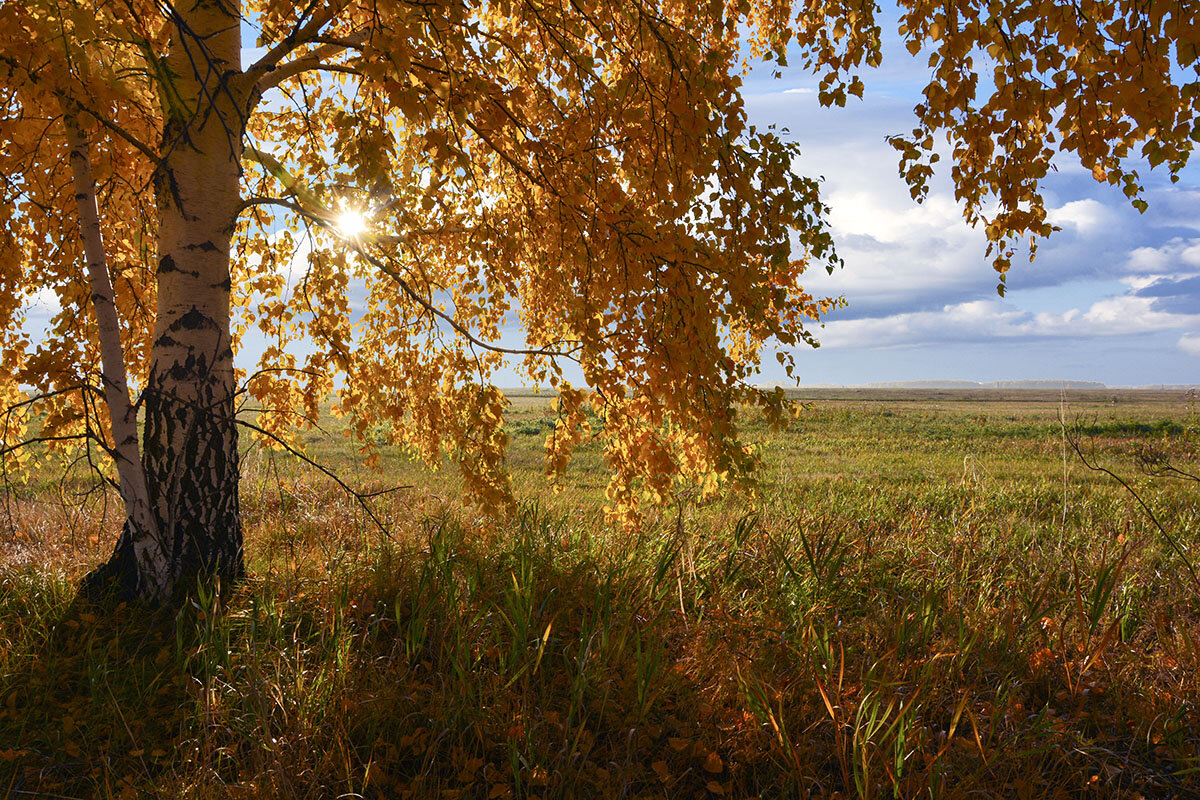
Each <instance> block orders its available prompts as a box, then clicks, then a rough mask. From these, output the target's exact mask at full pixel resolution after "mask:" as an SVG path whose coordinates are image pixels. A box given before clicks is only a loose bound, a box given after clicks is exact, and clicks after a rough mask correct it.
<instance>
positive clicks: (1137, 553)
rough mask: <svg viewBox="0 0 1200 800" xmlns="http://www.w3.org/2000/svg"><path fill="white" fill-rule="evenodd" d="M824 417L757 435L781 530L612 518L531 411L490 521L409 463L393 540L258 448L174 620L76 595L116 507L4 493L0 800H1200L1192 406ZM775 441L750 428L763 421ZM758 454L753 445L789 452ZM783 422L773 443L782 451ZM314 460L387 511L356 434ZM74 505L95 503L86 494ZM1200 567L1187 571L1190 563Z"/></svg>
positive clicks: (766, 493)
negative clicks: (209, 580) (206, 591)
mask: <svg viewBox="0 0 1200 800" xmlns="http://www.w3.org/2000/svg"><path fill="white" fill-rule="evenodd" d="M997 397H998V398H999V399H997V400H994V401H988V400H986V399H981V398H980V397H979V396H978V395H976V394H967V393H959V394H955V393H946V392H926V393H911V392H910V393H902V392H900V393H898V392H886V393H878V394H877V395H874V396H872V395H863V394H861V393H856V392H842V393H837V392H826V393H821V394H818V395H815V396H813V397H811V398H810V399H811V401H812V403H813V405H812V406H811V407H810V408H809V409H808V410H807V411H806V412H805V413H804V415H803V416H802V418H801V421H800V423H799V424H798V425H797V427H796V429H795V430H793V431H791V432H788V433H785V434H778V435H772V436H770V437H769V438H768V439H767V441H766V442H765V444H764V451H763V452H764V457H765V461H766V474H765V475H764V481H763V493H762V498H761V500H760V502H759V503H757V504H756V505H754V506H753V507H752V506H750V505H748V504H747V502H746V501H745V500H744V499H739V498H736V497H733V498H726V499H723V500H720V501H716V502H712V503H709V504H706V505H704V506H697V505H696V504H695V503H692V502H689V501H686V500H681V501H680V503H679V505H677V506H675V507H672V508H667V509H664V510H663V511H662V512H661V514H660V515H658V516H655V517H653V518H652V519H651V520H650V523H649V524H648V525H647V527H646V529H645V530H644V531H643V532H642V533H641V534H640V535H638V536H636V537H632V538H629V537H622V536H620V535H619V534H617V533H615V532H613V531H612V530H610V529H608V528H607V527H606V526H605V525H604V523H603V521H602V512H601V507H602V503H603V500H602V498H603V489H604V485H605V483H606V480H607V479H606V476H605V474H604V472H603V468H602V462H601V460H600V458H599V453H598V452H596V451H595V449H594V448H593V447H585V448H583V450H582V452H581V453H580V454H579V457H578V459H577V461H576V462H575V464H574V465H573V467H572V470H571V472H570V473H569V478H570V484H571V487H570V488H569V489H568V491H566V492H563V493H560V494H554V493H552V492H551V491H549V490H548V489H547V488H546V487H545V486H544V482H543V480H542V479H541V477H540V476H541V465H540V455H539V454H540V447H541V443H542V440H543V438H544V436H545V430H546V425H547V424H548V423H547V420H548V419H549V416H550V412H549V408H548V406H547V404H546V403H545V401H543V400H541V399H538V398H520V399H518V400H517V401H515V402H514V408H513V409H512V413H511V414H510V417H509V420H508V422H507V424H508V428H509V432H510V434H511V435H512V440H513V445H512V452H511V454H510V458H509V464H510V467H511V468H512V469H513V471H514V483H515V485H516V486H517V488H518V493H519V494H520V495H521V497H522V498H523V505H522V509H521V512H520V513H519V515H518V516H517V517H516V518H515V519H513V520H511V521H505V522H499V523H498V522H494V521H491V520H488V519H486V518H483V517H480V516H479V515H478V514H476V513H475V512H473V511H472V510H470V509H466V508H463V507H461V506H460V505H459V504H458V503H457V502H456V500H455V498H456V497H457V496H458V488H459V483H458V480H459V479H458V476H457V473H456V471H455V470H453V469H444V470H441V471H438V472H436V473H429V472H428V471H426V470H424V469H423V468H421V467H420V466H418V465H415V464H412V463H410V462H408V461H406V460H405V459H404V458H403V457H402V456H401V455H400V454H396V453H390V454H388V455H387V457H386V458H385V470H386V475H385V476H384V478H386V482H388V483H396V484H414V485H417V486H418V487H419V488H416V489H411V490H406V491H404V492H399V493H396V494H393V495H390V496H388V497H387V498H384V499H383V500H381V501H380V502H379V504H378V505H377V513H379V514H381V515H383V516H384V517H385V518H386V519H387V520H388V522H389V526H390V534H389V535H384V534H381V533H380V532H379V531H378V530H377V529H376V528H375V527H374V526H373V525H372V524H370V523H369V521H368V519H367V518H366V516H365V514H364V513H363V512H362V510H361V509H360V508H358V506H357V505H356V503H355V502H354V501H353V500H352V499H351V498H348V497H347V496H345V495H344V494H343V493H341V492H340V490H338V489H337V488H336V487H335V486H333V485H331V483H330V482H328V481H327V480H326V479H324V478H322V477H320V476H318V475H313V474H312V473H311V472H309V471H306V470H304V469H302V468H301V466H300V465H299V464H297V463H296V462H295V460H294V459H290V458H287V457H284V456H282V455H280V454H270V453H263V452H252V453H250V454H249V455H248V456H247V459H246V476H245V481H244V485H243V503H244V518H245V524H246V528H247V547H248V554H247V555H248V560H249V565H250V573H251V577H250V578H249V579H248V580H247V581H246V582H245V584H244V585H242V586H240V587H238V589H237V590H236V591H235V593H234V594H233V595H232V596H231V597H230V598H229V600H228V601H227V603H226V604H225V606H224V607H221V608H218V607H216V605H215V601H213V600H211V599H206V598H203V597H202V598H200V599H199V600H198V601H197V602H196V603H194V604H192V605H191V606H189V607H187V608H185V609H183V610H182V611H179V612H178V613H160V614H158V615H157V616H154V617H152V618H149V619H147V616H146V614H145V613H144V612H140V611H134V610H132V609H128V608H124V609H121V610H119V611H117V612H116V613H115V614H113V615H111V616H105V617H103V618H101V617H98V616H96V614H95V613H94V612H91V611H89V610H87V609H85V608H82V607H80V606H79V605H78V604H77V603H75V601H74V596H73V590H72V587H73V585H74V582H75V581H76V580H77V579H78V578H79V576H80V575H81V574H82V573H83V571H85V570H86V569H87V567H88V565H90V564H93V563H95V562H96V561H98V560H99V559H101V558H103V557H104V555H105V554H106V551H107V549H108V548H109V547H110V546H111V544H110V543H111V541H112V537H113V536H115V531H116V529H117V526H118V524H119V520H118V519H116V518H115V517H114V510H115V505H114V504H112V501H111V498H110V499H109V504H110V506H109V509H108V515H107V518H105V517H103V515H102V513H101V511H102V505H101V498H100V497H99V496H93V497H92V498H91V499H90V500H89V501H88V502H85V503H80V502H67V503H61V502H56V501H55V497H54V493H53V491H52V486H53V485H54V484H51V483H50V482H48V481H43V482H41V483H38V484H36V486H35V488H33V489H30V490H27V491H26V492H25V494H23V495H22V496H20V497H19V498H18V499H17V500H16V501H14V502H13V503H11V504H10V509H11V511H10V513H11V514H12V518H13V520H14V524H15V530H16V531H17V532H18V533H19V534H20V536H21V538H20V539H17V540H14V541H11V542H9V543H8V545H7V548H6V549H5V550H4V551H3V553H4V555H3V558H4V562H3V565H2V566H0V648H2V649H0V793H3V792H7V793H8V794H9V795H10V796H12V797H33V796H60V797H147V796H149V797H196V798H210V797H231V798H232V797H303V798H310V797H311V798H335V797H357V796H362V797H422V798H423V797H463V798H467V797H479V798H500V797H545V798H549V797H689V798H691V797H810V796H822V797H825V796H835V795H839V794H840V796H843V797H896V796H899V797H914V798H915V797H964V798H965V797H979V796H990V797H1030V798H1039V797H1046V798H1050V797H1128V798H1135V797H1138V796H1141V797H1145V798H1153V797H1171V796H1184V795H1186V794H1188V793H1195V792H1200V718H1198V715H1200V711H1198V709H1197V703H1198V702H1200V681H1198V679H1197V675H1200V586H1197V584H1196V583H1195V581H1194V580H1193V579H1192V578H1191V574H1190V572H1189V569H1191V568H1195V567H1196V564H1195V559H1194V558H1192V556H1191V555H1190V553H1191V552H1192V550H1194V548H1195V544H1196V534H1197V523H1198V520H1200V486H1198V485H1197V484H1196V483H1194V482H1190V481H1185V480H1171V479H1164V478H1154V477H1151V476H1149V475H1146V474H1144V473H1143V472H1141V471H1139V469H1138V463H1139V461H1138V459H1139V453H1141V454H1143V456H1144V454H1145V453H1147V452H1153V453H1157V454H1160V455H1165V456H1167V457H1169V458H1170V459H1172V462H1173V463H1176V464H1178V465H1180V466H1188V465H1190V467H1191V468H1192V469H1191V471H1192V472H1195V466H1196V444H1197V441H1198V433H1200V432H1198V431H1197V427H1198V426H1200V415H1198V414H1197V411H1196V409H1194V408H1192V407H1190V406H1188V405H1187V404H1186V403H1185V402H1184V399H1183V398H1182V397H1181V396H1172V395H1169V394H1165V393H1164V394H1161V395H1152V394H1141V393H1138V394H1134V393H1129V394H1121V395H1116V400H1117V402H1116V403H1115V404H1114V402H1113V397H1114V395H1113V393H1097V394H1096V395H1081V396H1074V395H1073V396H1072V399H1071V404H1070V406H1069V407H1066V408H1065V409H1062V410H1064V411H1065V418H1066V420H1067V422H1068V424H1069V425H1070V426H1071V428H1072V429H1073V430H1075V431H1077V432H1078V433H1079V435H1080V436H1081V438H1080V443H1081V446H1082V447H1083V449H1084V452H1085V454H1088V456H1089V459H1095V461H1097V462H1098V463H1100V464H1102V465H1104V466H1106V467H1108V468H1111V469H1112V470H1114V471H1115V472H1117V473H1118V474H1120V475H1121V476H1122V477H1124V478H1126V479H1127V480H1128V481H1130V483H1131V485H1132V487H1133V488H1134V489H1135V490H1136V491H1137V492H1138V493H1139V495H1140V496H1141V497H1142V499H1143V500H1145V502H1146V503H1147V504H1149V506H1150V507H1151V508H1152V509H1153V510H1154V513H1155V515H1156V517H1157V518H1158V520H1159V521H1160V522H1161V523H1162V526H1163V529H1164V531H1165V532H1164V531H1160V530H1159V529H1158V528H1156V527H1155V526H1154V525H1153V524H1152V523H1151V521H1150V520H1149V518H1148V517H1147V515H1146V514H1145V513H1144V512H1143V511H1142V509H1141V508H1140V507H1139V506H1138V505H1137V502H1136V500H1135V499H1134V498H1133V497H1132V496H1131V495H1130V494H1129V493H1128V492H1127V491H1126V490H1125V489H1123V488H1122V487H1121V486H1120V485H1118V484H1117V483H1116V482H1115V481H1113V480H1112V479H1111V478H1109V477H1108V476H1106V475H1102V474H1099V473H1096V472H1093V471H1090V470H1088V469H1086V468H1085V467H1084V466H1083V465H1082V464H1081V463H1080V461H1079V459H1078V458H1077V457H1076V456H1075V454H1074V452H1073V451H1072V450H1071V449H1070V447H1069V446H1068V445H1067V442H1066V440H1065V439H1064V430H1063V427H1062V425H1060V422H1059V414H1060V398H1059V397H1058V396H1057V395H1050V394H1039V393H1008V394H1005V395H998V396H997ZM749 427H750V428H751V429H755V425H754V423H753V421H752V420H751V421H749ZM758 429H761V426H759V428H758ZM764 433H765V431H764ZM309 447H310V449H311V451H312V453H313V454H314V455H316V456H318V457H319V458H320V459H321V460H322V461H323V462H326V463H329V464H332V465H334V466H335V467H336V468H337V469H338V471H339V472H340V473H341V474H342V475H343V477H344V478H345V479H346V480H347V482H349V483H351V484H353V485H356V486H375V485H378V484H379V482H380V481H381V480H382V479H381V478H380V477H379V476H373V475H372V474H370V473H368V472H366V471H360V470H359V468H358V467H356V466H355V462H354V460H353V449H352V448H351V447H349V446H348V445H347V444H346V443H345V442H344V441H343V440H342V439H341V438H340V437H339V436H337V435H336V431H335V432H334V435H333V436H331V437H329V438H325V437H320V436H314V438H313V439H312V441H310V442H309ZM69 499H70V498H69V497H68V500H69ZM1189 564H1190V566H1189Z"/></svg>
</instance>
